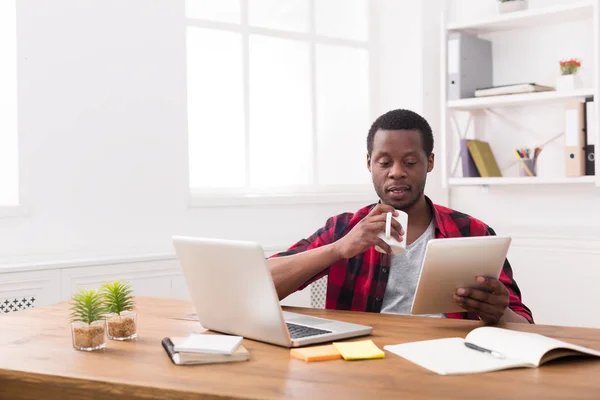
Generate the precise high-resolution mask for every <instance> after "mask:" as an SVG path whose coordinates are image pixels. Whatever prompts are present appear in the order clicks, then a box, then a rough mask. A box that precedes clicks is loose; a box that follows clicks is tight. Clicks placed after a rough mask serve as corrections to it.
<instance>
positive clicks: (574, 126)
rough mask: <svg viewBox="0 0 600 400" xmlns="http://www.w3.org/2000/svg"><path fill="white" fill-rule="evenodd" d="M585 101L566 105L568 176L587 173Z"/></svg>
mask: <svg viewBox="0 0 600 400" xmlns="http://www.w3.org/2000/svg"><path fill="white" fill-rule="evenodd" d="M585 141H586V135H585V103H583V102H573V103H568V104H566V105H565V157H566V161H565V166H566V176H583V175H585Z"/></svg>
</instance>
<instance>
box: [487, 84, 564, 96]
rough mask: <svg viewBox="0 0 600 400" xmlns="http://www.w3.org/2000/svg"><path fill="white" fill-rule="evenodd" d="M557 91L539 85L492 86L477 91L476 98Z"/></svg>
mask: <svg viewBox="0 0 600 400" xmlns="http://www.w3.org/2000/svg"><path fill="white" fill-rule="evenodd" d="M553 90H555V89H554V88H553V87H551V86H545V85H539V84H537V83H534V82H531V83H517V84H513V85H502V86H492V87H488V88H479V89H476V90H475V97H487V96H501V95H507V94H518V93H534V92H550V91H553Z"/></svg>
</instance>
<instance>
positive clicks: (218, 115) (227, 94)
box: [187, 28, 245, 187]
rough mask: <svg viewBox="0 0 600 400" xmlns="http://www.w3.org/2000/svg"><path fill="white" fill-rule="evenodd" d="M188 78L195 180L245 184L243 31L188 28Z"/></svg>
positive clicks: (192, 181) (220, 184)
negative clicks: (241, 33)
mask: <svg viewBox="0 0 600 400" xmlns="http://www.w3.org/2000/svg"><path fill="white" fill-rule="evenodd" d="M187 79H188V82H187V87H188V133H189V134H188V136H189V145H190V150H189V156H190V185H191V186H192V187H240V186H244V184H245V141H244V137H245V134H244V96H243V85H242V79H243V73H242V37H241V35H240V34H238V33H232V32H221V31H213V30H209V29H201V28H188V30H187Z"/></svg>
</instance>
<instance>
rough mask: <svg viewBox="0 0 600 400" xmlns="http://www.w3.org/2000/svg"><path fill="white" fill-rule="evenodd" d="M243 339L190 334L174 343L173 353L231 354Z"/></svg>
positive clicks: (228, 336) (239, 337) (229, 336)
mask: <svg viewBox="0 0 600 400" xmlns="http://www.w3.org/2000/svg"><path fill="white" fill-rule="evenodd" d="M243 339H244V338H243V337H241V336H231V335H216V334H205V333H192V334H191V335H189V336H188V337H187V338H184V339H183V340H182V341H180V342H178V343H175V351H180V352H189V353H194V352H197V353H214V354H233V352H234V351H235V349H237V347H238V346H239V345H240V344H241V343H242V340H243Z"/></svg>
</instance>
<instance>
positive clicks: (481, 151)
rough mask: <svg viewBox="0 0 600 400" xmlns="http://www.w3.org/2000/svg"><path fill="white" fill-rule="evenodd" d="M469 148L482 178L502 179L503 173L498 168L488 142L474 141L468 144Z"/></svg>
mask: <svg viewBox="0 0 600 400" xmlns="http://www.w3.org/2000/svg"><path fill="white" fill-rule="evenodd" d="M467 148H468V149H469V153H470V154H471V157H473V162H474V163H475V166H476V167H477V171H479V175H480V176H482V177H501V176H502V172H501V171H500V168H499V167H498V163H497V162H496V158H495V157H494V153H493V152H492V149H491V147H490V144H489V143H488V142H484V141H481V140H476V139H472V140H469V141H468V142H467Z"/></svg>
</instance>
